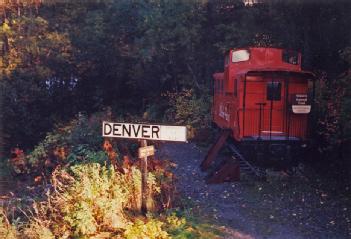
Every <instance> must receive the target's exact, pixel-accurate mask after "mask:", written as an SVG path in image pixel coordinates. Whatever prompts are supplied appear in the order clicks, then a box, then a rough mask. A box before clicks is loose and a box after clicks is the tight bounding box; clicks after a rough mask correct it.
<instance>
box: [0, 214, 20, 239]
mask: <svg viewBox="0 0 351 239" xmlns="http://www.w3.org/2000/svg"><path fill="white" fill-rule="evenodd" d="M16 237H17V230H16V227H15V226H14V225H11V224H10V222H9V220H8V219H7V216H6V213H5V211H4V209H3V208H0V238H3V239H13V238H16Z"/></svg>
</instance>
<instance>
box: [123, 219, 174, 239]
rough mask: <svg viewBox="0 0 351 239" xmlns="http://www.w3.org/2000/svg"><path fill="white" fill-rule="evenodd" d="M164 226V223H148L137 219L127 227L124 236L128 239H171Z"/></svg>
mask: <svg viewBox="0 0 351 239" xmlns="http://www.w3.org/2000/svg"><path fill="white" fill-rule="evenodd" d="M163 225H164V223H163V222H161V221H158V220H156V219H150V220H149V221H147V222H143V221H141V220H139V219H137V220H136V221H135V223H133V224H130V225H129V226H128V227H127V229H126V231H125V232H124V236H125V238H126V239H170V238H171V237H170V236H169V235H168V233H167V232H166V231H164V230H163V229H162V226H163Z"/></svg>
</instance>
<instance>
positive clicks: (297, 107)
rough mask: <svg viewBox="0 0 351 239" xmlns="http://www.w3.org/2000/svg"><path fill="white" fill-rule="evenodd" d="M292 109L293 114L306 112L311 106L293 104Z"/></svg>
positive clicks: (309, 110) (308, 111)
mask: <svg viewBox="0 0 351 239" xmlns="http://www.w3.org/2000/svg"><path fill="white" fill-rule="evenodd" d="M292 111H293V112H294V113H295V114H308V113H310V112H311V106H310V105H293V106H292Z"/></svg>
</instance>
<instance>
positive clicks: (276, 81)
mask: <svg viewBox="0 0 351 239" xmlns="http://www.w3.org/2000/svg"><path fill="white" fill-rule="evenodd" d="M263 83H264V85H263V91H264V92H265V93H264V94H263V97H264V99H263V102H264V105H263V106H261V110H260V111H261V114H262V115H261V120H262V122H261V125H262V126H261V132H260V134H261V136H264V137H269V138H270V139H271V138H274V137H277V136H284V135H285V132H284V122H285V120H284V112H285V107H284V106H285V102H286V97H285V95H286V90H285V87H286V85H285V80H284V79H283V78H275V77H274V78H273V77H265V78H264V81H263Z"/></svg>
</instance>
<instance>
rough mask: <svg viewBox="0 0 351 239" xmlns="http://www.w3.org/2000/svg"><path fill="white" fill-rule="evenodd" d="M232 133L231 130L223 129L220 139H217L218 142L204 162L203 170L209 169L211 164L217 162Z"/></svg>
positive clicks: (202, 164)
mask: <svg viewBox="0 0 351 239" xmlns="http://www.w3.org/2000/svg"><path fill="white" fill-rule="evenodd" d="M230 133H231V131H230V130H229V129H223V130H221V132H220V135H219V137H218V138H217V140H216V142H215V143H214V144H213V145H212V146H211V148H210V150H209V151H208V153H207V155H206V157H205V159H204V160H203V161H202V163H201V165H200V167H201V170H203V171H205V170H207V169H208V168H209V166H210V165H211V163H212V162H213V161H214V160H215V158H216V157H217V155H218V152H219V151H220V150H221V148H222V147H223V146H224V144H225V142H226V141H227V139H228V137H229V135H230Z"/></svg>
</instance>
